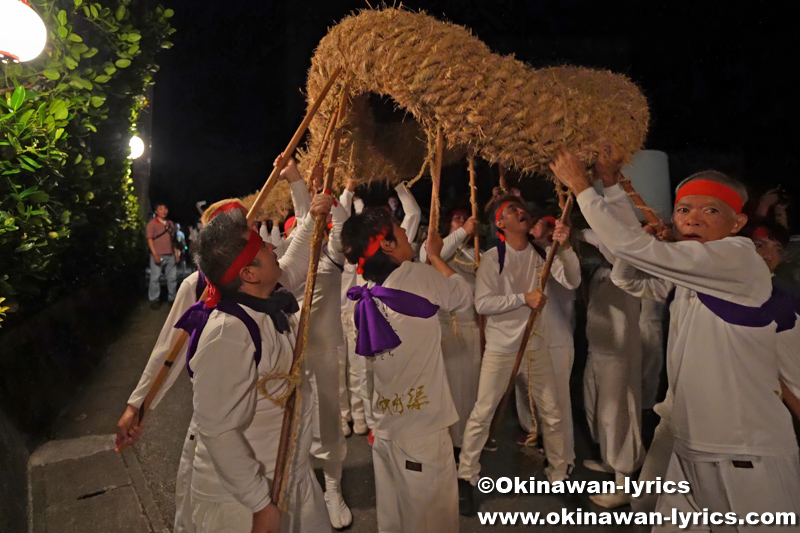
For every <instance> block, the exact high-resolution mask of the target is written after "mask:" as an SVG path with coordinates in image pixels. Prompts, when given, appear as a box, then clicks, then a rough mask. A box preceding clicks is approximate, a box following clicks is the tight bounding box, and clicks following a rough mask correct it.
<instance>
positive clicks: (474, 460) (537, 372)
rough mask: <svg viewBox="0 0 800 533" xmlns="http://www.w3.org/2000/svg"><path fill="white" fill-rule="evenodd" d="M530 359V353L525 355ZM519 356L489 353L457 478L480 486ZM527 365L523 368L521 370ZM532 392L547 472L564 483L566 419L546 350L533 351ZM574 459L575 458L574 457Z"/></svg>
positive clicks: (567, 467) (487, 353) (568, 463)
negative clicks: (497, 412) (496, 421)
mask: <svg viewBox="0 0 800 533" xmlns="http://www.w3.org/2000/svg"><path fill="white" fill-rule="evenodd" d="M524 357H525V358H527V354H526V355H525V356H524ZM515 359H516V354H509V353H495V352H491V351H488V350H487V351H486V352H485V353H484V354H483V362H482V363H481V375H480V380H479V381H478V400H477V401H476V402H475V407H474V408H473V409H472V412H471V413H470V415H469V419H468V420H467V425H466V427H465V429H464V440H463V442H462V443H461V455H460V456H459V464H458V477H459V478H461V479H467V480H469V481H470V483H472V484H473V485H475V484H477V482H478V478H479V475H480V471H481V465H480V457H481V451H482V450H483V446H484V445H485V444H486V441H487V440H488V439H489V429H490V426H491V424H492V418H493V417H494V413H495V410H497V406H498V405H499V404H500V400H501V398H502V397H503V393H504V392H505V390H506V387H508V382H509V379H510V378H511V372H512V370H513V369H514V361H515ZM523 367H524V365H521V366H520V368H521V369H522V368H523ZM531 378H532V382H531V391H532V393H533V400H534V402H535V404H536V408H537V410H538V414H539V418H540V420H541V424H542V441H543V443H544V451H545V455H546V456H547V462H548V463H549V464H548V466H547V469H546V470H545V472H546V473H547V475H548V477H549V478H550V479H551V480H554V481H555V480H562V479H564V478H565V477H566V475H567V471H568V469H569V466H570V462H569V461H570V459H569V457H568V455H567V450H566V443H565V442H564V430H563V425H564V416H563V414H562V412H561V407H560V404H559V395H558V390H557V388H556V378H555V372H554V370H553V364H552V361H551V360H550V355H549V354H548V353H547V351H545V350H533V351H532V352H531ZM573 459H574V457H573Z"/></svg>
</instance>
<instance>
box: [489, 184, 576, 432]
mask: <svg viewBox="0 0 800 533" xmlns="http://www.w3.org/2000/svg"><path fill="white" fill-rule="evenodd" d="M574 202H575V197H574V196H572V195H571V194H570V196H569V198H568V199H567V204H566V206H565V207H564V210H563V211H562V212H561V223H562V224H566V223H567V220H568V219H569V215H570V213H571V212H572V204H573V203H574ZM559 247H560V245H559V243H558V242H557V241H553V245H552V246H550V250H549V251H548V252H547V259H545V262H544V267H542V272H541V274H540V275H539V286H538V289H539V290H540V291H541V292H544V289H545V287H546V286H547V279H548V278H549V277H550V268H551V267H552V266H553V260H554V259H555V258H556V254H557V253H558V249H559ZM539 314H540V313H539V311H537V310H531V314H530V316H529V317H528V323H527V324H525V332H524V333H523V334H522V343H521V344H520V345H519V350H517V360H516V361H515V362H514V370H512V371H511V378H510V379H509V381H508V387H506V392H505V393H504V394H503V398H502V400H500V405H499V406H498V407H497V410H496V411H495V412H494V418H493V419H492V426H491V429H490V430H489V434H490V435H491V436H492V438H497V435H498V431H499V430H500V425H501V424H502V422H503V416H504V415H505V410H506V408H507V407H508V401H509V399H510V398H511V393H512V392H513V391H514V384H515V382H516V377H517V372H519V367H520V364H522V356H523V355H525V350H526V349H527V347H528V341H529V340H530V338H531V334H532V333H533V326H534V325H535V323H536V318H537V317H538V316H539Z"/></svg>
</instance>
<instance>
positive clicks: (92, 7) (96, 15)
mask: <svg viewBox="0 0 800 533" xmlns="http://www.w3.org/2000/svg"><path fill="white" fill-rule="evenodd" d="M89 10H90V11H91V12H92V17H94V18H97V17H98V16H99V15H100V12H99V11H98V10H97V8H96V7H94V6H91V7H90V8H89Z"/></svg>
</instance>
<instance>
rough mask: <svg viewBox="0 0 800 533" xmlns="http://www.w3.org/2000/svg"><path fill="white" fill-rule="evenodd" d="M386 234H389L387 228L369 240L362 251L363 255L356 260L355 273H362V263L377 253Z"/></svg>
mask: <svg viewBox="0 0 800 533" xmlns="http://www.w3.org/2000/svg"><path fill="white" fill-rule="evenodd" d="M387 233H389V229H388V228H387V229H384V230H383V231H382V232H380V233H378V234H377V235H374V236H372V237H370V238H369V244H368V245H367V248H366V249H365V250H364V253H363V254H361V257H359V258H358V268H356V272H358V273H359V274H363V273H364V263H365V262H366V261H367V259H369V258H370V257H372V256H373V255H375V254H376V253H377V252H378V250H379V249H380V247H381V241H382V240H383V239H385V238H386V234H387Z"/></svg>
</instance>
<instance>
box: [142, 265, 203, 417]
mask: <svg viewBox="0 0 800 533" xmlns="http://www.w3.org/2000/svg"><path fill="white" fill-rule="evenodd" d="M198 277H199V274H198V273H197V272H194V273H192V274H190V275H189V276H188V277H187V278H186V279H185V280H183V283H181V286H180V287H179V288H178V293H177V294H176V295H175V302H174V303H173V304H172V309H170V311H169V315H168V316H167V320H165V321H164V326H163V327H162V328H161V333H159V335H158V340H157V341H156V344H155V346H154V347H153V351H152V352H150V359H149V360H148V361H147V366H145V369H144V372H142V377H140V378H139V383H138V385H136V388H135V389H134V391H133V393H131V396H130V398H128V405H132V406H133V407H137V408H139V407H141V406H142V402H144V398H145V396H147V393H148V392H150V387H152V386H153V382H154V381H155V379H156V376H158V373H159V372H160V371H161V367H163V366H164V361H166V360H167V355H168V354H169V351H170V350H171V349H172V345H173V344H175V341H176V340H177V339H178V337H180V336H181V333H183V330H181V329H175V327H174V326H175V323H176V322H177V321H178V319H179V318H180V317H181V316H183V314H184V313H185V312H186V310H187V309H189V307H191V306H192V305H193V304H194V303H195V302H196V301H197V295H196V290H197V280H198ZM188 344H189V343H188V341H187V342H184V344H183V348H181V351H180V352H179V353H178V356H177V357H176V358H175V361H174V363H173V365H172V367H170V369H169V374H167V379H166V381H164V383H163V384H162V385H161V389H159V391H158V394H156V396H155V398H153V403H151V404H150V408H151V409H155V407H156V406H157V405H158V403H159V402H160V401H161V398H163V397H164V395H165V394H166V393H167V391H168V390H169V389H170V387H172V385H173V384H174V383H175V380H176V379H178V376H179V375H180V373H181V371H182V370H183V368H184V366H185V365H184V363H185V361H186V349H187V346H188Z"/></svg>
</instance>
